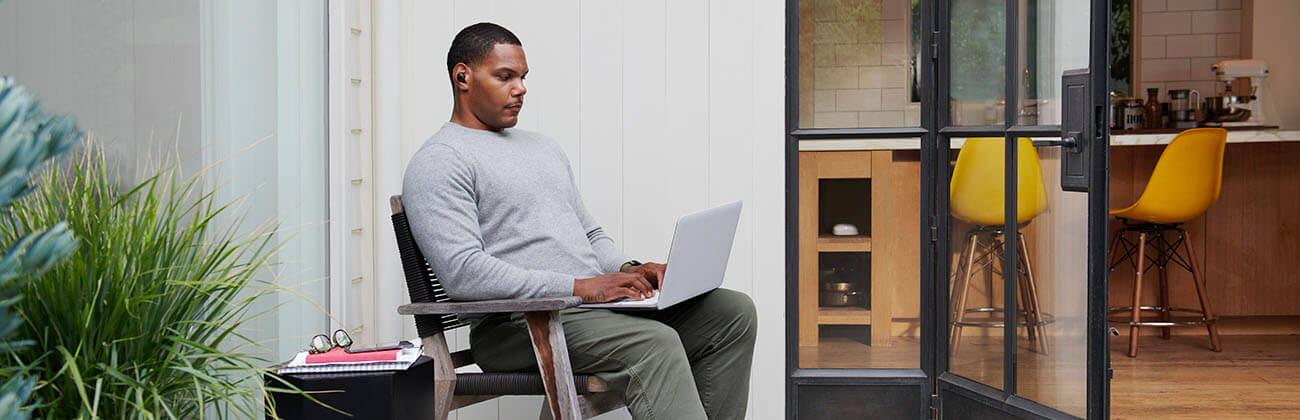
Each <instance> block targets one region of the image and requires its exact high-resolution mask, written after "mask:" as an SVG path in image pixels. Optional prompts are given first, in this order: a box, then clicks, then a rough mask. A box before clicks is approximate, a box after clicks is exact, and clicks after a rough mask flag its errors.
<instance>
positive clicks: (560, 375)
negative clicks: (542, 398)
mask: <svg viewBox="0 0 1300 420" xmlns="http://www.w3.org/2000/svg"><path fill="white" fill-rule="evenodd" d="M524 319H525V320H526V321H528V336H529V337H530V338H532V341H533V354H534V356H536V357H537V369H538V370H539V371H541V374H542V383H543V384H544V385H545V387H546V397H547V401H548V402H549V404H548V405H549V406H550V409H551V415H552V416H553V417H554V418H556V419H559V420H577V419H581V418H582V410H581V408H579V406H578V393H577V388H576V387H575V386H574V384H573V369H572V368H571V367H570V366H569V348H568V346H567V345H566V344H565V341H564V325H563V324H561V323H560V312H559V311H533V312H524Z"/></svg>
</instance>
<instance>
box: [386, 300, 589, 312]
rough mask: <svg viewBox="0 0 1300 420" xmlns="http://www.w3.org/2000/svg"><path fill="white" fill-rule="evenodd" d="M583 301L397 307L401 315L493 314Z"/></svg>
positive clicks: (554, 307)
mask: <svg viewBox="0 0 1300 420" xmlns="http://www.w3.org/2000/svg"><path fill="white" fill-rule="evenodd" d="M581 303H582V298H580V297H577V296H565V297H553V298H536V299H503V300H479V301H472V302H423V303H408V304H405V305H402V306H398V307H397V313H398V314H401V315H443V314H492V313H503V312H533V311H558V310H561V309H565V308H572V307H574V306H578V305H579V304H581Z"/></svg>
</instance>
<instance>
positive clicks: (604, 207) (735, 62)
mask: <svg viewBox="0 0 1300 420" xmlns="http://www.w3.org/2000/svg"><path fill="white" fill-rule="evenodd" d="M784 12H785V11H784V3H783V2H781V1H779V0H763V1H749V0H712V1H709V2H699V1H689V0H669V1H608V0H589V1H576V0H567V1H548V2H531V1H522V0H519V1H498V2H480V1H467V0H461V1H452V2H445V1H444V2H425V1H414V0H376V1H375V2H374V21H373V22H374V28H375V33H374V36H375V38H374V46H375V53H374V77H375V82H374V86H375V94H374V100H375V122H376V123H375V129H374V132H375V157H374V159H375V168H376V173H375V180H376V181H375V182H376V183H375V196H376V197H375V201H374V206H376V207H375V212H374V214H375V215H376V216H375V217H376V221H375V223H374V226H376V227H377V229H378V230H377V231H376V232H375V237H377V238H387V237H391V235H392V233H391V225H389V224H388V223H387V215H388V214H389V213H390V212H389V211H388V210H387V197H388V196H389V195H391V194H395V193H397V192H399V191H400V190H401V188H400V187H401V174H402V172H403V170H404V167H405V164H406V162H407V160H408V159H409V158H410V156H411V154H412V153H414V151H415V150H416V149H417V148H418V147H419V146H420V145H421V144H422V143H423V142H424V140H425V139H426V138H428V137H429V136H430V135H431V134H433V133H434V131H436V130H437V129H438V127H440V126H441V125H442V124H443V123H444V122H446V121H447V119H448V117H449V116H450V114H451V98H450V87H449V84H448V82H447V73H446V65H445V60H446V53H447V48H448V46H449V45H450V42H451V39H452V37H453V36H454V35H455V33H456V32H457V31H459V30H460V29H461V28H463V27H465V26H468V25H470V24H473V23H476V22H480V21H492V22H495V23H498V24H501V25H503V26H505V27H507V28H510V29H511V30H512V31H514V32H515V33H516V34H517V35H518V36H519V37H520V39H521V40H522V41H523V44H524V50H525V52H526V54H527V56H528V59H529V63H528V64H529V67H530V69H531V73H530V74H529V75H528V81H527V83H528V88H529V92H528V95H527V97H526V98H525V107H524V111H523V113H522V114H521V117H520V123H519V128H522V129H526V130H534V131H539V132H542V133H544V134H547V135H549V136H551V137H554V138H555V139H556V140H557V141H559V142H560V144H561V145H563V147H564V149H565V151H566V152H567V153H568V155H569V159H570V160H571V161H572V162H573V164H574V167H575V171H576V172H577V177H578V178H579V179H578V184H579V186H580V188H581V191H582V194H583V198H584V199H585V200H586V203H587V205H588V207H589V208H590V210H591V211H592V213H593V214H594V215H595V217H596V218H597V220H599V221H600V222H601V223H602V225H604V227H605V230H606V231H607V232H609V233H610V234H611V235H613V236H614V238H615V239H616V241H618V243H619V244H620V245H621V246H622V248H623V250H624V252H625V253H626V254H628V255H629V256H632V257H634V258H638V259H641V260H654V261H663V260H664V259H665V257H666V254H667V251H668V243H669V240H670V239H671V235H672V233H671V232H672V228H673V224H674V222H675V220H676V217H677V216H678V215H680V214H682V213H684V212H687V211H691V210H696V209H700V208H704V207H706V206H709V205H711V204H718V203H722V202H726V201H730V200H736V199H742V200H745V210H744V212H743V214H742V218H741V222H740V228H739V231H738V232H737V235H736V245H735V247H734V249H733V253H732V257H731V264H730V267H729V269H728V272H727V279H726V282H725V286H724V287H728V288H732V289H736V290H740V291H743V292H746V293H748V294H749V295H750V296H751V297H753V299H754V301H755V302H756V304H757V305H758V308H759V316H760V320H759V325H760V330H759V338H758V340H759V341H758V346H757V350H756V357H755V366H756V368H755V369H754V373H753V379H752V385H751V392H750V399H751V403H750V409H749V414H750V417H751V418H771V417H773V416H781V415H783V414H778V413H784V399H785V398H784V365H785V358H784V342H785V341H784V308H785V305H784V302H785V297H784V283H785V273H784V266H785V264H784V256H783V249H784V243H785V237H784V187H783V186H784V178H783V177H784V175H783V174H784V164H783V162H784V160H783V159H784V154H783V147H782V143H783V141H784V135H783V130H784V122H783V116H784V102H783V101H784V70H783V65H784V49H785V39H784V21H785V17H784ZM397 163H400V165H399V164H397ZM381 219H382V220H381ZM385 229H388V230H385ZM375 242H376V246H375V255H376V263H375V267H376V273H375V276H376V279H378V281H379V282H380V284H378V285H377V286H376V287H377V290H376V295H377V298H376V299H375V300H376V302H375V304H376V305H378V308H380V309H379V310H378V313H379V315H380V316H377V317H376V318H377V320H376V324H377V326H376V327H377V330H376V331H377V338H378V339H379V340H381V341H384V340H394V339H398V338H403V337H414V336H416V334H415V332H414V328H413V325H412V323H411V321H410V320H409V319H402V318H400V317H397V316H396V315H395V314H394V312H395V311H394V310H393V309H391V308H394V307H395V306H396V305H397V304H400V303H401V302H404V301H406V292H405V287H404V286H403V284H402V283H401V273H400V270H399V269H398V267H400V265H399V262H398V260H397V258H396V255H397V253H396V250H395V249H393V244H392V243H391V241H384V240H376V241H375ZM452 339H453V346H457V347H458V348H463V347H464V346H465V345H466V342H467V341H468V340H467V337H466V334H465V332H464V331H462V332H461V333H460V335H459V336H457V337H452ZM539 406H540V399H537V398H514V399H506V400H505V401H501V402H489V403H485V404H481V405H477V406H473V407H470V408H467V409H465V410H461V411H460V412H459V416H460V417H459V418H461V419H468V418H474V419H494V418H501V419H513V418H530V417H532V416H536V415H537V410H538V408H539ZM618 416H626V414H621V415H616V416H615V417H618Z"/></svg>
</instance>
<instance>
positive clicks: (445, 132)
mask: <svg viewBox="0 0 1300 420" xmlns="http://www.w3.org/2000/svg"><path fill="white" fill-rule="evenodd" d="M447 71H448V77H449V78H450V80H451V84H452V91H453V98H454V100H455V105H454V109H453V110H452V115H451V121H450V122H448V123H446V124H444V125H443V126H442V128H441V129H440V130H438V132H437V133H435V134H434V135H433V137H431V138H429V140H428V141H426V142H425V144H424V146H423V147H421V148H420V150H419V151H417V152H416V153H415V155H414V156H413V157H412V158H411V162H410V165H409V166H408V168H407V171H406V175H405V178H404V180H403V181H404V184H403V188H402V196H403V204H404V205H405V207H406V214H407V217H408V218H409V220H410V222H411V231H412V233H413V234H414V236H415V240H416V242H417V243H418V244H419V246H420V249H421V250H422V251H423V252H424V253H425V256H426V257H427V258H428V260H429V261H430V264H432V266H433V270H434V272H435V273H438V277H439V278H440V279H441V281H442V284H443V287H444V288H445V289H446V291H447V294H448V295H449V296H450V297H451V298H453V299H455V300H484V299H515V298H537V297H555V296H568V295H575V296H580V297H582V300H583V302H589V303H596V302H608V301H611V300H615V299H619V298H629V299H644V298H647V297H650V296H654V294H655V293H656V289H657V288H658V286H659V283H660V282H661V281H663V276H664V270H665V267H666V266H665V265H663V264H658V263H652V262H647V263H644V264H642V263H638V262H636V261H635V260H631V259H629V258H627V257H625V256H623V255H622V253H621V252H619V250H618V248H617V247H615V246H614V240H613V239H611V238H610V237H609V236H608V235H606V234H605V233H604V231H602V230H601V228H600V226H599V225H598V224H596V221H595V220H594V219H593V218H592V217H591V215H590V214H588V213H587V209H586V207H585V206H584V204H583V202H582V197H580V196H579V195H578V190H577V187H576V185H575V184H574V180H573V172H572V169H571V168H570V166H569V162H568V159H567V158H566V157H565V154H564V151H563V150H562V149H561V148H560V147H559V145H558V144H557V143H556V142H555V141H554V140H551V139H550V138H547V137H544V136H542V135H539V134H536V133H530V132H527V131H522V130H517V129H513V128H511V127H514V125H515V124H516V123H517V122H518V119H519V112H520V110H521V109H522V108H523V103H524V94H525V93H527V89H526V88H525V87H524V78H525V77H526V76H527V75H528V62H527V60H526V59H525V57H524V50H523V46H522V44H521V43H520V42H519V39H518V38H516V37H515V35H514V34H513V33H511V32H510V31H509V30H507V29H505V28H502V27H500V26H497V25H495V24H491V23H479V24H475V25H472V26H469V27H467V28H465V29H463V30H461V31H460V33H458V34H457V35H456V38H455V39H454V40H453V41H452V44H451V49H450V51H449V52H448V53H447ZM560 320H561V321H562V322H563V323H564V332H565V340H566V341H567V343H568V347H569V349H568V350H569V358H570V362H571V363H572V365H573V369H574V371H576V372H582V373H593V374H596V375H597V376H599V377H600V378H601V379H604V380H606V381H608V382H609V383H610V384H611V385H612V386H614V387H615V389H619V390H621V391H622V392H623V395H624V400H625V401H627V403H628V409H629V411H631V413H632V416H633V417H634V418H637V419H703V418H710V419H718V418H725V419H732V418H743V417H744V416H745V408H746V403H747V401H746V400H747V398H748V392H749V373H750V365H751V362H752V360H753V350H754V339H755V334H756V333H757V316H756V315H755V313H754V305H753V302H752V301H751V300H750V299H749V297H748V296H746V295H744V294H742V293H739V292H735V291H732V290H726V289H717V290H714V291H712V292H709V293H707V294H704V295H701V296H699V297H696V298H695V299H691V300H689V301H686V302H682V303H679V304H677V305H674V306H672V307H670V308H668V309H665V310H661V311H653V312H615V311H610V310H605V309H584V308H571V309H567V310H564V311H562V312H561V314H560ZM470 322H471V324H472V328H471V329H470V345H471V348H472V349H473V352H474V359H475V360H476V361H478V364H479V366H480V367H482V368H483V369H484V370H486V371H520V370H533V369H536V362H535V359H534V357H533V354H532V347H531V345H530V341H529V338H528V328H527V324H526V323H525V321H524V320H523V317H522V314H511V315H504V314H502V315H492V316H487V317H481V318H472V319H470Z"/></svg>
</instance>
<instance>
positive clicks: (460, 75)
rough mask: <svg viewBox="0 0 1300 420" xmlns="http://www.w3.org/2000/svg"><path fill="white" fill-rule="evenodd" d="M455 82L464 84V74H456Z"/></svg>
mask: <svg viewBox="0 0 1300 420" xmlns="http://www.w3.org/2000/svg"><path fill="white" fill-rule="evenodd" d="M456 81H458V82H461V83H465V73H458V74H456Z"/></svg>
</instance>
